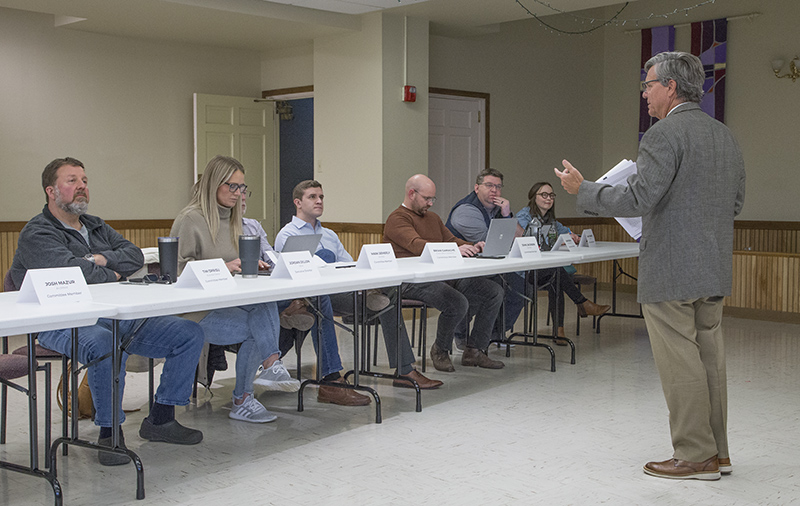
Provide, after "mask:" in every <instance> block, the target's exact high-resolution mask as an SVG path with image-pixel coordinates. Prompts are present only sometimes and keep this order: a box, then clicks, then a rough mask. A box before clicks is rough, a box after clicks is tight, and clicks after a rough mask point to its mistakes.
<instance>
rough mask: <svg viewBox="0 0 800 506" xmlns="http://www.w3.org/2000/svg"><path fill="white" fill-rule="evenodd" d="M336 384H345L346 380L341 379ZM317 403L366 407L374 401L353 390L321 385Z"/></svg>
mask: <svg viewBox="0 0 800 506" xmlns="http://www.w3.org/2000/svg"><path fill="white" fill-rule="evenodd" d="M334 383H345V380H344V378H339V379H337V380H335V381H334ZM317 402H327V403H330V404H338V405H339V406H366V405H368V404H369V403H370V402H372V399H370V398H369V397H367V396H366V395H361V394H360V393H358V392H356V391H355V390H353V389H352V388H340V387H334V386H331V385H320V386H319V390H318V391H317Z"/></svg>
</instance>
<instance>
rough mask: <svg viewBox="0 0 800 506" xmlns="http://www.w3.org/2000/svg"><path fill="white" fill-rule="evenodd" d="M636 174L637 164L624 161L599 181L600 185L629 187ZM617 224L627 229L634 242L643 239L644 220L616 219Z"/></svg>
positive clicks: (639, 218) (638, 218)
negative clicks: (631, 178) (629, 182)
mask: <svg viewBox="0 0 800 506" xmlns="http://www.w3.org/2000/svg"><path fill="white" fill-rule="evenodd" d="M633 174H636V162H632V161H630V160H622V161H621V162H619V163H618V164H616V165H615V166H614V167H613V168H612V169H611V170H609V171H608V172H606V173H605V174H603V176H602V177H601V178H600V179H598V180H597V182H598V183H603V184H609V185H611V186H620V185H623V186H627V185H628V177H629V176H631V175H633ZM614 219H615V220H617V222H618V223H619V224H620V225H622V228H624V229H625V232H627V233H628V235H629V236H631V237H633V239H634V240H636V241H638V240H639V238H641V237H642V218H641V217H637V218H616V217H615V218H614Z"/></svg>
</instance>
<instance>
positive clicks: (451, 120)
mask: <svg viewBox="0 0 800 506" xmlns="http://www.w3.org/2000/svg"><path fill="white" fill-rule="evenodd" d="M429 104H430V105H429V112H428V177H430V178H431V179H432V180H433V182H434V183H436V197H437V198H436V204H434V205H433V207H432V208H431V209H432V210H433V211H434V212H436V214H438V215H439V216H440V217H441V218H442V221H446V220H447V215H448V214H449V213H450V209H451V208H452V207H453V205H455V203H456V202H458V201H459V200H461V199H462V198H463V197H464V196H465V195H467V194H468V193H469V192H471V191H472V189H473V186H474V184H475V178H476V177H477V176H478V173H479V172H480V171H482V170H483V169H484V168H485V167H484V165H485V129H484V125H483V120H484V118H485V112H484V107H485V101H484V99H482V98H474V97H459V96H452V95H438V94H436V95H435V94H431V95H430V97H429Z"/></svg>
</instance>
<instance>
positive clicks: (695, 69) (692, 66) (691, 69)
mask: <svg viewBox="0 0 800 506" xmlns="http://www.w3.org/2000/svg"><path fill="white" fill-rule="evenodd" d="M652 67H655V68H656V77H657V78H658V81H659V82H660V83H661V84H663V85H664V86H668V85H669V82H670V81H675V91H676V92H677V94H678V98H681V99H683V100H686V101H687V102H700V100H701V99H702V98H703V82H705V80H706V73H705V70H703V63H702V62H701V61H700V58H698V57H697V56H695V55H693V54H689V53H684V52H678V51H676V52H664V53H658V54H657V55H655V56H653V57H652V58H650V59H649V60H647V63H645V65H644V70H645V72H647V71H649V70H650V69H651V68H652Z"/></svg>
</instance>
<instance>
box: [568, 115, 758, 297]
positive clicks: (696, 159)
mask: <svg viewBox="0 0 800 506" xmlns="http://www.w3.org/2000/svg"><path fill="white" fill-rule="evenodd" d="M636 163H637V167H638V173H637V174H635V175H633V176H631V177H629V178H628V186H616V187H612V186H609V185H604V184H598V183H594V182H590V181H584V182H583V183H581V186H580V190H579V192H578V203H577V208H578V212H579V213H583V214H586V215H590V216H616V217H631V216H641V217H642V238H641V241H640V244H639V276H638V289H639V297H638V299H639V302H642V303H654V302H663V301H668V300H686V299H696V298H700V297H713V296H725V295H730V293H731V270H732V261H733V219H734V216H736V215H738V214H739V212H740V211H741V209H742V205H743V203H744V191H745V173H744V160H743V159H742V154H741V152H740V150H739V146H738V144H737V143H736V140H735V139H734V138H733V135H732V134H731V132H730V130H729V129H728V127H726V126H725V125H723V124H722V123H720V122H719V121H717V120H715V119H713V118H711V117H710V116H708V115H707V114H706V113H704V112H703V111H702V110H701V109H700V106H699V105H698V104H695V103H687V104H684V105H681V106H680V107H678V108H677V109H674V110H673V111H672V113H671V114H669V115H668V116H667V117H666V118H664V119H662V120H660V121H658V122H657V123H656V124H655V125H653V126H652V127H651V128H650V129H649V130H648V131H647V132H646V133H645V135H644V136H643V137H642V141H641V143H640V144H639V156H638V159H637V161H636Z"/></svg>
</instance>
